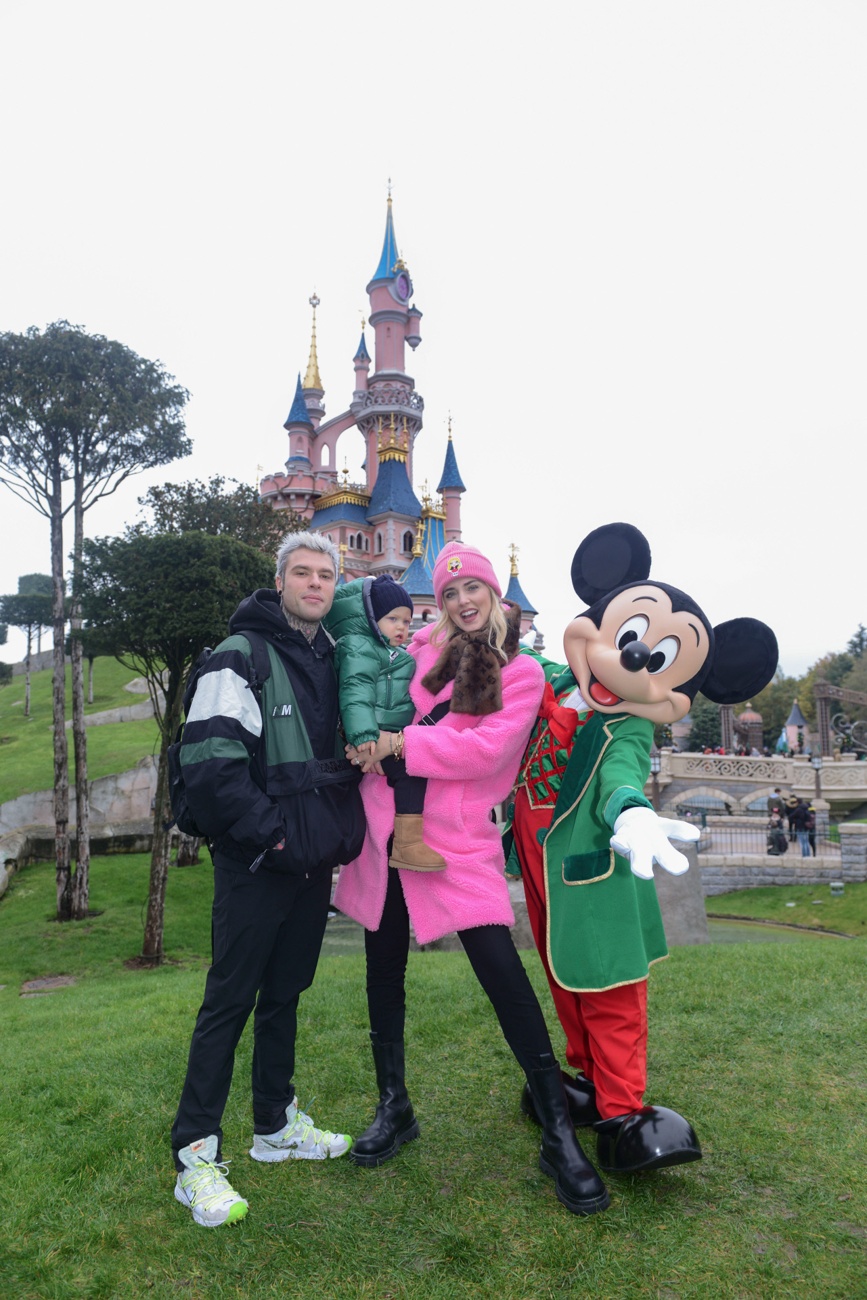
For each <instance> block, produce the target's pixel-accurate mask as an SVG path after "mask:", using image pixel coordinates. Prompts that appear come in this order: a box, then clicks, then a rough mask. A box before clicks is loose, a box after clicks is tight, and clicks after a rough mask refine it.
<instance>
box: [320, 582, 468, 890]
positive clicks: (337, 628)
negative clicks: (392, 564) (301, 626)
mask: <svg viewBox="0 0 867 1300" xmlns="http://www.w3.org/2000/svg"><path fill="white" fill-rule="evenodd" d="M411 620H412V602H411V601H410V599H409V597H408V596H407V594H406V589H405V588H404V587H402V586H401V585H400V583H399V582H396V581H395V580H394V578H392V577H390V576H389V575H388V574H382V575H381V576H380V577H378V578H356V579H355V581H354V582H347V583H346V584H345V585H343V586H339V587H338V588H337V590H336V592H335V594H334V604H333V605H332V607H331V611H330V613H329V614H328V615H327V616H326V618H325V627H326V630H327V631H328V632H329V633H330V634H331V635H332V636H333V637H334V639H335V641H336V643H337V645H336V649H335V656H334V658H335V664H336V667H337V677H338V685H339V692H340V716H341V718H342V720H343V729H344V732H345V735H346V739H347V740H348V741H349V743H350V744H351V745H354V746H355V748H356V749H360V750H365V751H367V752H369V753H373V749H374V746H375V744H376V741H377V740H378V739H379V733H380V731H381V730H382V731H390V732H398V731H400V730H401V729H402V728H403V727H405V726H407V725H408V724H409V723H410V722H412V720H413V717H414V716H415V705H414V704H413V702H412V700H411V699H410V696H409V683H410V678H411V677H412V675H413V672H414V671H415V660H414V659H413V658H412V656H411V655H410V654H409V652H408V651H407V649H406V644H405V643H406V641H407V640H408V639H409V627H410V622H411ZM382 770H383V772H384V773H385V776H386V778H387V779H388V783H389V785H390V786H391V787H392V788H393V789H394V805H395V822H394V844H393V847H392V852H391V857H390V859H389V863H390V865H391V866H392V867H409V868H410V869H411V870H415V871H438V870H442V868H444V867H445V862H444V861H443V859H442V858H441V857H440V855H439V854H438V853H435V852H434V851H433V849H430V848H428V846H427V845H426V844H425V842H424V839H423V838H422V834H423V832H422V810H423V808H424V793H425V786H426V784H427V782H426V780H425V779H424V777H413V776H407V774H406V763H405V762H403V760H399V759H396V758H386V759H384V760H383V763H382Z"/></svg>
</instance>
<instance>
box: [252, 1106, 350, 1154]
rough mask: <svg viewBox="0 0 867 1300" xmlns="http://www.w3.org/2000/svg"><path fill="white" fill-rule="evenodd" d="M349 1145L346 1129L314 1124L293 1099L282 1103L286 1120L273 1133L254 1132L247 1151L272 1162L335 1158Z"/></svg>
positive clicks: (344, 1151) (345, 1150)
mask: <svg viewBox="0 0 867 1300" xmlns="http://www.w3.org/2000/svg"><path fill="white" fill-rule="evenodd" d="M351 1146H352V1138H351V1137H349V1135H348V1134H347V1133H330V1132H329V1131H328V1129H321V1128H316V1126H315V1125H314V1123H313V1120H312V1119H311V1118H310V1116H309V1115H305V1114H304V1111H303V1110H299V1109H298V1103H297V1101H293V1102H291V1103H290V1104H289V1105H288V1106H287V1107H286V1124H285V1126H284V1127H283V1128H280V1129H278V1130H277V1132H276V1133H254V1134H253V1145H252V1147H251V1148H250V1155H251V1156H252V1157H253V1159H254V1160H264V1161H265V1162H266V1163H267V1164H273V1163H275V1162H276V1161H278V1160H335V1159H336V1158H337V1156H343V1155H346V1152H347V1151H348V1150H349V1148H350V1147H351Z"/></svg>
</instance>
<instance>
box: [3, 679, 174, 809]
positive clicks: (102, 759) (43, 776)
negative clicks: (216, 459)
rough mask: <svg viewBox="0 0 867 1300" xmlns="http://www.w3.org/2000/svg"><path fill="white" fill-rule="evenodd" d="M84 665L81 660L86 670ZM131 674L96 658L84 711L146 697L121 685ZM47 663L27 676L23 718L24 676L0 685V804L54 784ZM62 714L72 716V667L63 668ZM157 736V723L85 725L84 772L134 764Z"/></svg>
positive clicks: (151, 747) (100, 772)
mask: <svg viewBox="0 0 867 1300" xmlns="http://www.w3.org/2000/svg"><path fill="white" fill-rule="evenodd" d="M86 672H87V665H86V664H85V673H86ZM134 676H135V674H134V673H133V672H132V671H131V670H130V669H129V668H124V667H123V666H122V665H121V664H119V663H118V662H117V660H116V659H97V660H96V662H95V664H94V677H93V682H94V691H93V695H94V698H93V704H87V705H86V706H85V713H102V712H103V711H104V710H106V709H118V708H125V707H127V706H128V705H130V704H140V703H141V702H142V701H143V700H146V699H147V696H146V695H144V694H138V693H133V692H131V691H127V690H124V686H125V684H126V683H127V682H130V681H132V679H133V677H134ZM51 682H52V673H51V669H50V668H45V669H43V670H42V672H39V673H34V674H33V675H32V678H31V699H30V717H29V718H25V717H24V678H23V676H22V677H13V678H12V681H11V682H10V683H9V684H8V685H7V686H4V687H3V688H2V689H0V803H5V802H6V800H7V799H16V798H17V797H18V795H21V794H28V793H30V792H31V791H33V790H50V789H51V787H52V785H53V783H54V738H53V726H52V715H51V708H52V703H51ZM66 716H67V718H70V717H71V716H72V692H71V687H70V669H69V667H67V669H66ZM67 734H68V737H69V779H70V784H72V783H73V782H74V780H75V760H74V757H73V752H72V736H71V734H70V733H67ZM157 741H158V732H157V726H156V722H155V721H154V720H153V719H150V718H149V719H145V720H140V721H137V722H118V723H109V724H107V725H106V726H99V727H88V729H87V775H88V778H89V779H90V780H94V779H95V778H96V777H100V776H111V775H113V774H114V773H116V772H125V771H127V770H128V769H129V768H131V767H135V765H136V763H137V762H138V761H139V759H141V758H144V756H145V754H150V753H152V752H153V751H154V748H155V746H156V745H157Z"/></svg>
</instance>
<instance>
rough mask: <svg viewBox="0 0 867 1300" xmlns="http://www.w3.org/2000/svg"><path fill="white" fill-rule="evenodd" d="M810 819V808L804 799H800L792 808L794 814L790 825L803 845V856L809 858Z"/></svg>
mask: <svg viewBox="0 0 867 1300" xmlns="http://www.w3.org/2000/svg"><path fill="white" fill-rule="evenodd" d="M808 820H809V810H808V808H807V805H806V803H805V802H804V800H803V799H799V800H798V801H797V804H796V805H795V807H794V808H793V810H792V816H791V819H790V822H789V825H790V826H793V827H794V830H795V834H796V835H797V837H798V843H799V844H800V846H801V857H802V858H808V857H809V856H810V836H809V831H808V829H807V822H808Z"/></svg>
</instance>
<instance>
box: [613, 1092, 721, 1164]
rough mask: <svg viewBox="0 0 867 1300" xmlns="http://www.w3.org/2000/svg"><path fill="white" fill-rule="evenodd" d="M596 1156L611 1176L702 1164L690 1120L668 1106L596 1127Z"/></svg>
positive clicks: (645, 1107) (654, 1108) (620, 1117)
mask: <svg viewBox="0 0 867 1300" xmlns="http://www.w3.org/2000/svg"><path fill="white" fill-rule="evenodd" d="M595 1128H596V1133H597V1135H598V1136H597V1141H596V1156H597V1159H598V1160H599V1164H600V1166H601V1167H602V1168H603V1169H604V1170H605V1172H606V1173H609V1174H636V1173H641V1172H642V1171H644V1170H648V1169H664V1168H666V1166H668V1165H684V1164H687V1163H688V1162H689V1161H690V1160H701V1147H700V1145H699V1141H698V1138H697V1137H696V1135H695V1129H694V1128H693V1127H692V1125H691V1124H690V1122H689V1120H687V1119H684V1118H683V1116H682V1115H678V1113H677V1111H676V1110H669V1109H668V1108H667V1107H666V1106H642V1107H641V1109H640V1110H634V1111H631V1112H630V1113H629V1114H628V1115H617V1116H615V1118H614V1119H603V1120H600V1121H599V1122H598V1124H596V1125H595Z"/></svg>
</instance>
